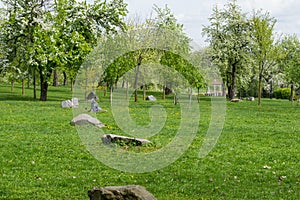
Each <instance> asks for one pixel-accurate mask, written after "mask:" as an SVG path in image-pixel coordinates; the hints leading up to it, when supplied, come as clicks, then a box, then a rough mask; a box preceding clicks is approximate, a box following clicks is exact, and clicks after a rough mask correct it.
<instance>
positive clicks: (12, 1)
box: [0, 0, 300, 104]
mask: <svg viewBox="0 0 300 200" xmlns="http://www.w3.org/2000/svg"><path fill="white" fill-rule="evenodd" d="M1 1H2V2H3V4H4V5H5V8H2V9H1V13H2V14H3V15H2V16H1V21H0V25H1V26H0V29H1V34H0V75H4V76H6V77H9V78H10V81H11V83H12V86H13V84H14V82H15V81H16V80H20V81H21V82H22V86H23V90H24V85H25V80H28V83H30V82H32V84H33V89H34V98H37V97H36V84H37V83H39V84H40V88H41V94H40V100H42V101H45V100H46V99H47V90H48V85H49V83H50V82H53V85H54V86H56V85H57V82H58V77H59V76H62V77H63V79H64V80H63V83H64V84H66V83H67V80H69V84H70V85H71V89H72V88H73V84H74V81H75V78H76V76H77V75H78V71H79V70H80V69H82V68H84V67H86V66H89V65H90V64H91V63H93V64H95V65H97V66H101V67H104V66H105V67H104V68H105V71H103V74H102V75H101V77H98V76H97V77H92V79H93V81H94V82H100V84H101V85H103V86H105V87H108V88H110V90H111V91H113V87H114V86H115V85H116V84H117V83H118V82H119V81H120V79H121V77H123V76H124V74H125V73H126V72H127V71H129V70H130V69H135V72H134V75H133V78H132V80H131V85H132V86H133V87H134V89H135V94H136V95H135V99H136V101H137V90H138V84H137V83H138V82H146V81H145V80H143V79H144V78H145V77H146V76H147V74H148V75H149V74H150V73H152V72H151V68H143V69H141V66H142V65H145V64H149V63H160V64H161V65H166V66H169V67H171V68H173V69H175V70H176V71H178V72H179V73H181V74H182V75H183V76H184V77H185V78H186V79H187V80H188V82H189V83H190V84H191V85H192V87H194V88H198V90H199V89H200V88H202V87H205V82H206V83H209V82H211V81H212V80H211V79H208V78H207V77H215V76H214V73H216V74H217V72H216V71H219V73H220V75H221V77H222V79H223V80H222V81H223V82H224V84H225V86H226V88H227V90H228V91H227V94H228V96H229V98H230V99H233V98H235V97H236V96H237V93H238V92H239V95H241V96H245V95H249V93H250V92H249V91H250V90H251V89H252V88H253V86H255V87H256V88H257V91H256V94H257V95H258V97H259V98H258V99H259V101H258V104H260V103H261V100H260V99H261V95H262V93H263V92H262V90H265V89H266V87H267V86H269V93H270V96H271V97H272V94H273V91H274V86H276V83H275V81H276V80H278V79H282V80H283V82H284V83H286V85H291V88H292V90H291V91H292V92H293V91H294V87H295V85H296V86H297V84H299V83H300V67H299V65H300V42H299V40H298V38H297V37H296V36H290V35H287V36H284V35H276V33H275V31H274V27H275V25H276V19H275V18H273V17H271V16H270V15H269V13H268V12H263V11H261V10H259V11H254V12H253V14H252V15H251V16H249V15H247V14H245V13H243V12H242V10H241V8H240V7H239V6H238V5H237V3H236V0H233V1H229V2H228V3H227V4H226V5H225V7H224V8H223V9H219V8H218V7H215V8H214V9H213V13H212V15H211V17H210V18H209V21H210V25H208V26H206V27H204V28H203V35H205V36H206V37H207V41H208V42H209V46H208V47H206V48H203V49H201V50H199V51H196V52H192V51H191V50H192V49H191V46H190V42H191V40H190V39H189V38H188V37H187V36H186V34H185V33H184V31H183V25H182V24H179V23H178V22H177V20H176V18H175V17H174V15H173V14H172V12H171V10H170V9H169V8H168V7H167V6H166V7H165V8H159V7H157V6H155V7H154V12H155V17H154V18H149V19H147V20H145V21H142V22H141V21H137V19H134V20H129V21H127V22H125V20H124V17H125V16H126V15H127V5H126V4H125V3H124V2H123V0H111V1H110V2H107V1H101V0H96V1H94V3H87V2H86V1H77V0H1ZM167 32H168V34H167ZM145 38H146V39H145ZM97 44H98V46H97ZM151 44H156V46H153V48H149V46H151ZM162 45H163V47H162ZM144 47H146V48H144ZM116 49H117V51H118V52H122V51H123V54H119V57H113V56H114V54H115V51H116ZM128 49H132V51H130V52H128ZM92 50H93V51H92ZM91 52H92V54H93V53H94V54H95V55H94V56H93V55H92V56H90V58H89V59H87V55H89V54H90V53H91ZM107 54H111V55H110V56H112V57H111V58H112V59H111V60H113V62H112V63H111V62H110V60H109V59H108V60H109V62H106V61H107V59H106V60H105V59H104V60H101V59H100V58H99V55H102V57H103V55H107ZM120 55H121V56H120ZM100 57H101V56H100ZM84 61H85V63H86V64H84ZM215 68H217V69H218V70H215ZM89 70H90V73H91V74H95V71H93V70H95V69H89ZM96 70H98V73H99V69H96ZM152 71H153V70H152ZM199 72H200V73H201V74H200V73H199ZM168 73H170V74H169V76H172V73H171V72H168ZM125 79H126V78H125ZM125 79H124V78H123V79H122V80H121V81H122V82H123V83H125V82H127V83H128V81H129V80H128V79H127V80H125ZM173 82H174V83H175V82H176V80H173ZM92 84H94V83H92ZM176 84H179V83H176ZM166 87H167V83H164V84H163V85H162V88H163V90H164V89H165V88H166ZM12 88H13V87H12ZM143 88H146V87H145V85H144V87H143ZM243 93H244V94H243ZM245 93H246V94H245ZM247 93H248V94H247ZM175 94H176V92H175ZM175 96H176V95H175ZM292 96H293V95H291V97H292Z"/></svg>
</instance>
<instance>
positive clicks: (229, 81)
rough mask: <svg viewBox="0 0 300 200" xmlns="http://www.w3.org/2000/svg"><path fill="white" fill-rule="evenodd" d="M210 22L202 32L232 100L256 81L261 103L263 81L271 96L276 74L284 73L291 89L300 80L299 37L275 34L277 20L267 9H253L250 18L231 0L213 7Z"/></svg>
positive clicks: (259, 102) (234, 0)
mask: <svg viewBox="0 0 300 200" xmlns="http://www.w3.org/2000/svg"><path fill="white" fill-rule="evenodd" d="M209 21H210V25H208V26H206V27H204V29H203V34H204V35H205V36H207V41H208V42H209V44H210V46H209V50H208V51H209V55H210V56H211V59H212V62H213V63H214V64H215V65H216V66H218V68H219V70H220V72H221V75H222V78H223V81H224V83H226V86H227V88H228V96H229V97H230V98H231V99H233V98H235V97H236V95H237V89H238V88H239V89H240V90H247V88H248V87H249V85H251V83H253V81H255V82H257V83H258V86H257V89H258V91H257V94H258V104H259V105H260V104H261V95H262V88H264V86H265V85H264V84H268V85H270V91H269V92H270V95H271V97H272V94H273V84H272V81H273V80H274V79H276V76H277V75H278V74H282V75H283V77H284V79H285V81H286V82H288V83H290V84H291V87H292V90H291V91H292V92H293V91H294V84H299V83H300V71H299V70H300V45H299V40H298V38H297V37H296V36H282V35H276V33H275V31H274V27H275V24H276V19H275V18H273V17H271V16H270V15H269V13H268V12H263V11H261V10H259V11H254V12H253V14H252V15H251V16H250V17H249V16H248V15H247V14H245V13H243V12H242V10H241V8H240V7H239V6H238V5H237V3H236V0H233V1H230V2H228V3H227V4H226V5H225V7H224V8H223V9H219V8H218V7H215V8H214V9H213V14H212V16H211V17H210V18H209ZM291 97H293V94H291Z"/></svg>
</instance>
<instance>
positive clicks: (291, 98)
mask: <svg viewBox="0 0 300 200" xmlns="http://www.w3.org/2000/svg"><path fill="white" fill-rule="evenodd" d="M290 101H292V102H293V101H294V83H293V82H292V83H291V96H290Z"/></svg>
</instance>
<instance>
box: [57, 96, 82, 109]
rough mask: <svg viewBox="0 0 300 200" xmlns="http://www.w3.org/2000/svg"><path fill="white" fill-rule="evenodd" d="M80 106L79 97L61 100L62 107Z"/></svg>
mask: <svg viewBox="0 0 300 200" xmlns="http://www.w3.org/2000/svg"><path fill="white" fill-rule="evenodd" d="M78 106H79V99H78V98H72V99H71V100H66V101H62V102H61V107H62V108H77V107H78Z"/></svg>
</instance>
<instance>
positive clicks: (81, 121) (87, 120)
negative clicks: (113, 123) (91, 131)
mask: <svg viewBox="0 0 300 200" xmlns="http://www.w3.org/2000/svg"><path fill="white" fill-rule="evenodd" d="M70 124H71V125H74V126H75V125H79V126H81V125H85V124H91V125H94V126H96V127H99V128H102V127H104V126H105V125H104V124H103V123H102V122H100V121H99V120H98V119H97V118H94V117H92V116H90V115H88V114H80V115H78V116H76V117H74V118H73V119H72V120H71V122H70Z"/></svg>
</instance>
